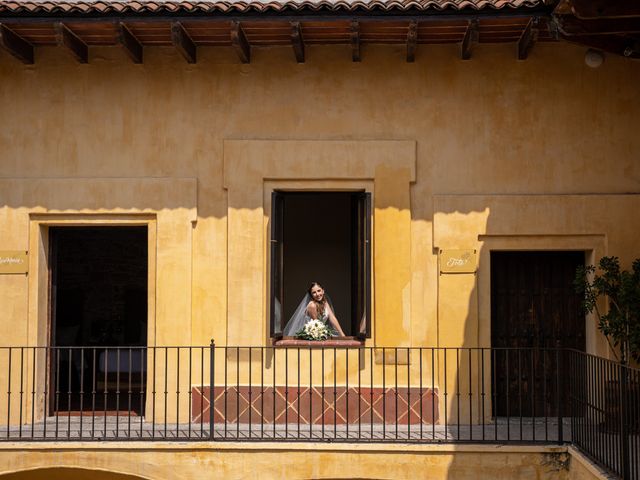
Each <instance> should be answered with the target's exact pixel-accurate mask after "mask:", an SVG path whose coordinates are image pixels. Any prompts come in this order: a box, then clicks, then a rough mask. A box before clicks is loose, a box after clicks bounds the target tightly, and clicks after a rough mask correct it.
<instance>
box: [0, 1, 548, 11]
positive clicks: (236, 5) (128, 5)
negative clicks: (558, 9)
mask: <svg viewBox="0 0 640 480" xmlns="http://www.w3.org/2000/svg"><path fill="white" fill-rule="evenodd" d="M544 3H545V2H544V0H238V1H234V0H164V1H158V0H156V1H140V0H0V13H5V14H6V13H27V14H28V13H32V14H33V13H43V14H51V13H98V14H100V13H102V14H109V13H152V12H157V13H213V12H219V13H230V12H237V13H246V12H268V11H272V12H274V11H275V12H277V11H281V10H284V9H287V10H312V11H320V10H324V11H354V10H360V9H362V10H380V11H389V10H400V11H402V10H422V11H426V10H447V9H448V10H485V9H489V10H501V9H509V8H510V9H515V8H532V7H538V6H542V5H543V4H544Z"/></svg>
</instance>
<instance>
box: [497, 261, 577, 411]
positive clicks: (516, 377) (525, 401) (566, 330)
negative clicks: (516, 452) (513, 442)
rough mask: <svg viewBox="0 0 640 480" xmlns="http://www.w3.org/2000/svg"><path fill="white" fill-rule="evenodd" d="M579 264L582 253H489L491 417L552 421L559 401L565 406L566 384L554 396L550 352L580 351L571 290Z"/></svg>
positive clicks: (554, 360) (574, 295)
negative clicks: (562, 350)
mask: <svg viewBox="0 0 640 480" xmlns="http://www.w3.org/2000/svg"><path fill="white" fill-rule="evenodd" d="M584 258H585V253H584V252H582V251H538V252H532V251H529V252H518V251H509V252H491V346H492V347H493V348H494V352H493V355H492V363H493V366H492V377H493V389H494V392H493V393H494V395H495V401H494V415H496V416H525V417H532V416H536V415H537V416H542V415H546V416H553V415H556V414H557V411H556V406H557V404H558V398H560V401H562V402H565V403H566V402H567V401H568V398H569V397H568V394H569V391H568V384H569V382H563V385H564V386H563V387H562V389H561V391H560V392H557V384H556V382H555V378H556V376H555V373H556V371H557V368H558V367H559V366H561V365H562V364H561V363H560V362H561V358H559V357H558V356H556V353H555V351H554V350H552V349H556V348H573V349H577V350H582V351H584V349H585V315H584V312H583V310H582V307H581V298H580V295H579V294H577V293H576V291H575V288H574V286H573V282H574V279H575V275H576V269H577V268H578V266H581V265H584ZM559 364H560V365H559ZM567 373H568V370H567ZM560 374H562V372H560ZM558 393H559V395H560V397H558V396H557V395H558Z"/></svg>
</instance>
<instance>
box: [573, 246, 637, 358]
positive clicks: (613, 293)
mask: <svg viewBox="0 0 640 480" xmlns="http://www.w3.org/2000/svg"><path fill="white" fill-rule="evenodd" d="M575 287H576V291H577V292H578V293H580V294H581V295H582V296H583V307H584V310H585V311H586V312H588V313H592V312H595V314H596V317H597V319H598V327H599V328H600V330H601V331H602V333H603V334H604V335H605V337H606V338H607V341H608V342H609V345H611V347H612V350H613V352H614V354H615V355H616V358H617V359H618V361H619V362H621V363H627V360H628V358H629V357H631V358H633V359H634V360H635V361H637V362H640V258H639V259H636V260H635V261H634V262H633V264H632V266H631V271H628V270H621V269H620V260H619V259H618V257H602V258H601V259H600V262H599V263H598V269H596V267H595V266H594V265H588V266H585V267H579V268H578V270H577V272H576V279H575ZM602 297H604V298H606V302H607V305H608V309H607V312H606V313H603V312H600V310H599V308H598V299H599V298H602ZM618 351H619V353H620V355H618Z"/></svg>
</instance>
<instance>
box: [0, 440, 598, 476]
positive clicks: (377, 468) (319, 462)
mask: <svg viewBox="0 0 640 480" xmlns="http://www.w3.org/2000/svg"><path fill="white" fill-rule="evenodd" d="M575 455H579V454H576V453H575V452H573V455H571V458H570V455H569V454H568V453H567V449H566V447H553V446H549V447H543V446H540V447H522V446H511V447H509V446H496V445H491V446H478V445H475V446H472V445H466V446H465V445H458V446H452V445H449V446H438V445H423V446H417V445H401V446H400V447H398V446H395V447H389V446H385V445H337V446H335V445H333V446H331V445H322V444H320V445H317V444H306V445H305V444H299V445H288V446H287V445H283V444H258V445H256V444H234V443H225V444H222V445H217V446H210V445H202V444H191V445H185V444H175V445H171V444H170V445H162V444H157V443H155V444H149V443H143V444H141V445H138V447H137V448H135V449H133V448H131V445H128V444H126V443H124V444H122V443H116V444H110V445H100V446H96V445H89V444H81V443H78V444H74V443H72V444H64V445H60V446H58V447H57V448H56V449H51V448H47V447H46V446H38V445H29V446H24V445H16V444H5V445H3V446H2V447H1V448H0V462H2V464H3V465H4V469H3V470H4V471H5V472H7V474H8V475H6V477H5V476H4V475H2V476H0V478H3V479H4V478H6V479H7V480H12V479H15V480H18V479H23V478H29V479H38V478H57V477H55V476H54V475H55V474H56V472H57V469H62V471H63V472H64V473H66V474H68V475H69V476H68V477H65V478H87V475H91V476H92V478H97V479H102V478H105V479H106V478H114V479H118V478H123V479H124V478H148V479H154V480H155V479H158V480H161V479H192V478H202V477H203V476H204V477H206V478H228V479H242V478H255V475H256V472H259V476H260V478H261V479H263V478H264V479H276V478H287V479H301V480H302V479H306V480H310V479H320V478H324V479H338V478H345V479H346V478H370V479H411V478H429V479H450V480H458V479H476V478H497V477H501V478H509V479H530V478H535V479H546V478H549V479H571V478H576V479H581V480H590V479H598V478H604V477H603V476H602V475H601V474H598V472H597V470H595V469H594V468H593V467H591V466H589V465H586V464H583V463H582V462H584V460H583V459H582V458H580V459H578V460H576V459H575V458H574V456H575ZM576 462H578V463H576ZM574 464H575V465H574ZM585 465H586V466H585ZM38 468H40V469H43V468H44V469H45V470H44V471H40V472H38V470H34V469H38ZM47 469H48V470H47ZM74 469H75V470H74ZM78 469H85V470H78ZM92 470H93V471H96V473H95V474H94V473H93V472H92ZM29 471H31V472H30V473H29ZM106 472H113V473H114V476H113V477H109V476H108V473H106ZM74 474H75V476H74ZM32 475H33V476H32ZM38 475H40V476H38ZM44 475H48V476H46V477H45V476H44ZM82 475H84V477H83V476H82ZM125 475H126V476H125ZM60 478H62V477H60Z"/></svg>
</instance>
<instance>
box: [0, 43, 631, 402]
mask: <svg viewBox="0 0 640 480" xmlns="http://www.w3.org/2000/svg"><path fill="white" fill-rule="evenodd" d="M583 53H584V52H583V50H582V49H580V48H578V47H575V46H570V45H566V44H539V45H536V47H535V49H534V51H533V53H532V55H531V56H530V57H529V59H528V60H526V61H516V60H515V58H514V57H515V55H514V51H513V45H502V46H500V45H483V46H481V47H480V48H478V49H477V52H474V58H473V60H472V61H467V62H464V61H461V60H460V59H459V54H458V47H457V46H455V45H451V46H429V47H424V48H421V49H420V58H419V59H418V61H417V62H416V63H413V64H409V63H406V62H405V61H404V49H403V47H401V46H398V47H390V46H387V47H383V46H375V47H368V48H366V49H365V52H364V61H363V62H362V63H352V62H351V61H350V59H349V55H348V52H347V50H346V48H345V47H342V46H336V47H309V48H308V60H307V62H306V63H305V64H302V65H300V64H295V63H294V62H293V61H292V55H291V51H290V49H289V48H266V49H255V51H254V55H253V56H252V63H251V64H250V65H242V64H240V63H239V62H238V60H237V58H236V57H235V54H234V53H233V52H232V51H231V49H223V48H219V49H213V48H209V49H207V48H204V49H201V52H199V62H198V64H196V65H186V64H185V63H184V61H183V60H182V59H181V58H180V57H179V55H178V54H177V53H176V52H175V51H174V50H173V49H169V48H150V49H147V51H146V52H145V63H144V65H133V64H131V63H130V61H129V60H128V59H127V58H126V57H125V55H124V53H123V52H122V51H121V50H119V49H117V48H92V49H91V59H90V64H89V65H78V64H76V63H74V61H73V60H72V59H71V58H69V57H68V55H67V54H66V53H65V52H63V51H62V50H61V49H57V48H41V49H38V50H37V54H36V55H37V62H36V64H35V65H33V66H25V65H21V64H19V63H17V62H15V61H14V59H13V58H11V57H10V56H9V55H8V54H6V53H5V52H4V51H0V84H1V85H2V88H1V89H0V105H2V111H3V114H4V115H5V118H7V119H10V121H6V122H5V123H4V124H3V128H2V129H0V168H1V170H0V176H1V178H0V232H1V236H0V250H28V251H29V253H30V274H29V275H28V276H27V277H25V276H19V275H11V276H10V275H0V292H1V295H2V301H1V302H0V317H1V318H2V319H3V321H2V322H0V335H1V337H0V338H2V343H3V344H4V345H44V344H46V342H47V335H48V330H47V329H48V326H47V277H46V266H47V228H48V227H49V226H52V225H63V224H67V225H89V224H92V225H95V224H106V223H111V224H137V225H138V224H142V225H147V226H148V228H149V232H150V235H149V246H150V248H149V252H150V254H149V265H150V270H149V285H150V288H149V305H150V308H149V320H150V321H149V344H150V345H167V344H173V345H190V344H195V345H198V344H201V345H205V344H208V342H209V339H211V338H215V340H216V342H217V344H218V345H225V344H244V345H253V346H262V345H267V344H268V334H267V323H266V322H267V320H266V316H267V312H268V302H267V294H268V289H269V286H268V281H267V280H268V265H269V258H268V236H267V233H268V228H269V214H270V208H271V207H270V204H269V203H270V200H269V192H270V191H271V190H273V189H276V188H288V189H309V190H318V189H329V190H335V189H363V190H367V191H370V192H372V193H373V198H374V218H373V227H374V235H373V244H374V249H373V260H374V265H373V289H372V292H373V297H374V298H373V312H374V318H373V338H372V339H371V340H370V341H368V345H372V346H377V347H379V346H465V347H474V346H479V345H480V346H488V345H489V340H490V332H489V320H490V319H489V316H490V306H489V278H490V277H489V275H490V272H489V269H488V258H489V253H490V251H491V250H492V249H583V250H585V251H586V252H587V253H588V255H591V257H590V258H594V259H595V258H597V257H599V256H601V255H605V254H614V255H618V256H620V257H621V258H622V260H623V262H624V263H625V264H628V263H629V262H630V260H631V259H632V258H634V257H637V256H640V254H639V253H638V233H637V225H638V224H640V195H639V194H640V161H639V160H640V136H638V135H637V131H636V130H637V125H639V124H640V88H639V87H638V85H640V82H639V81H638V80H639V79H640V64H639V63H638V62H633V61H631V60H629V59H624V58H618V57H608V58H607V61H606V63H605V64H604V65H603V66H602V67H601V68H600V69H596V70H592V69H589V68H588V67H586V66H585V64H584V61H583ZM452 248H470V249H476V250H477V251H478V252H479V254H478V258H479V270H478V273H477V274H475V275H474V274H466V275H456V276H453V275H449V276H447V275H439V274H438V267H437V264H438V263H437V262H438V261H437V254H436V252H437V250H438V249H452ZM587 345H588V349H589V351H591V352H595V353H599V354H605V355H606V353H607V352H606V348H605V345H604V343H603V342H602V339H600V338H599V337H598V335H597V332H596V329H595V325H594V322H593V319H588V323H587ZM378 358H379V357H378ZM405 363H406V361H405ZM243 368H244V367H243ZM389 368H393V366H390V367H389ZM411 368H413V369H414V370H413V371H412V378H416V375H415V368H416V367H415V362H413V364H412V366H411ZM283 370H284V369H280V370H279V371H280V372H282V371H283ZM2 371H4V369H3V370H2ZM389 373H390V374H391V373H392V370H389ZM327 374H328V375H331V372H330V370H329V371H328V372H327ZM401 375H402V373H401ZM424 375H426V376H430V372H429V371H425V372H424ZM447 375H454V372H453V371H449V372H446V371H444V367H443V366H442V365H440V371H438V373H437V377H436V382H441V381H442V377H444V376H447ZM182 378H183V381H184V378H185V376H182ZM5 383H6V381H5ZM170 387H171V388H173V387H174V386H173V385H170ZM451 398H453V397H451ZM27 410H28V409H27Z"/></svg>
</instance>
